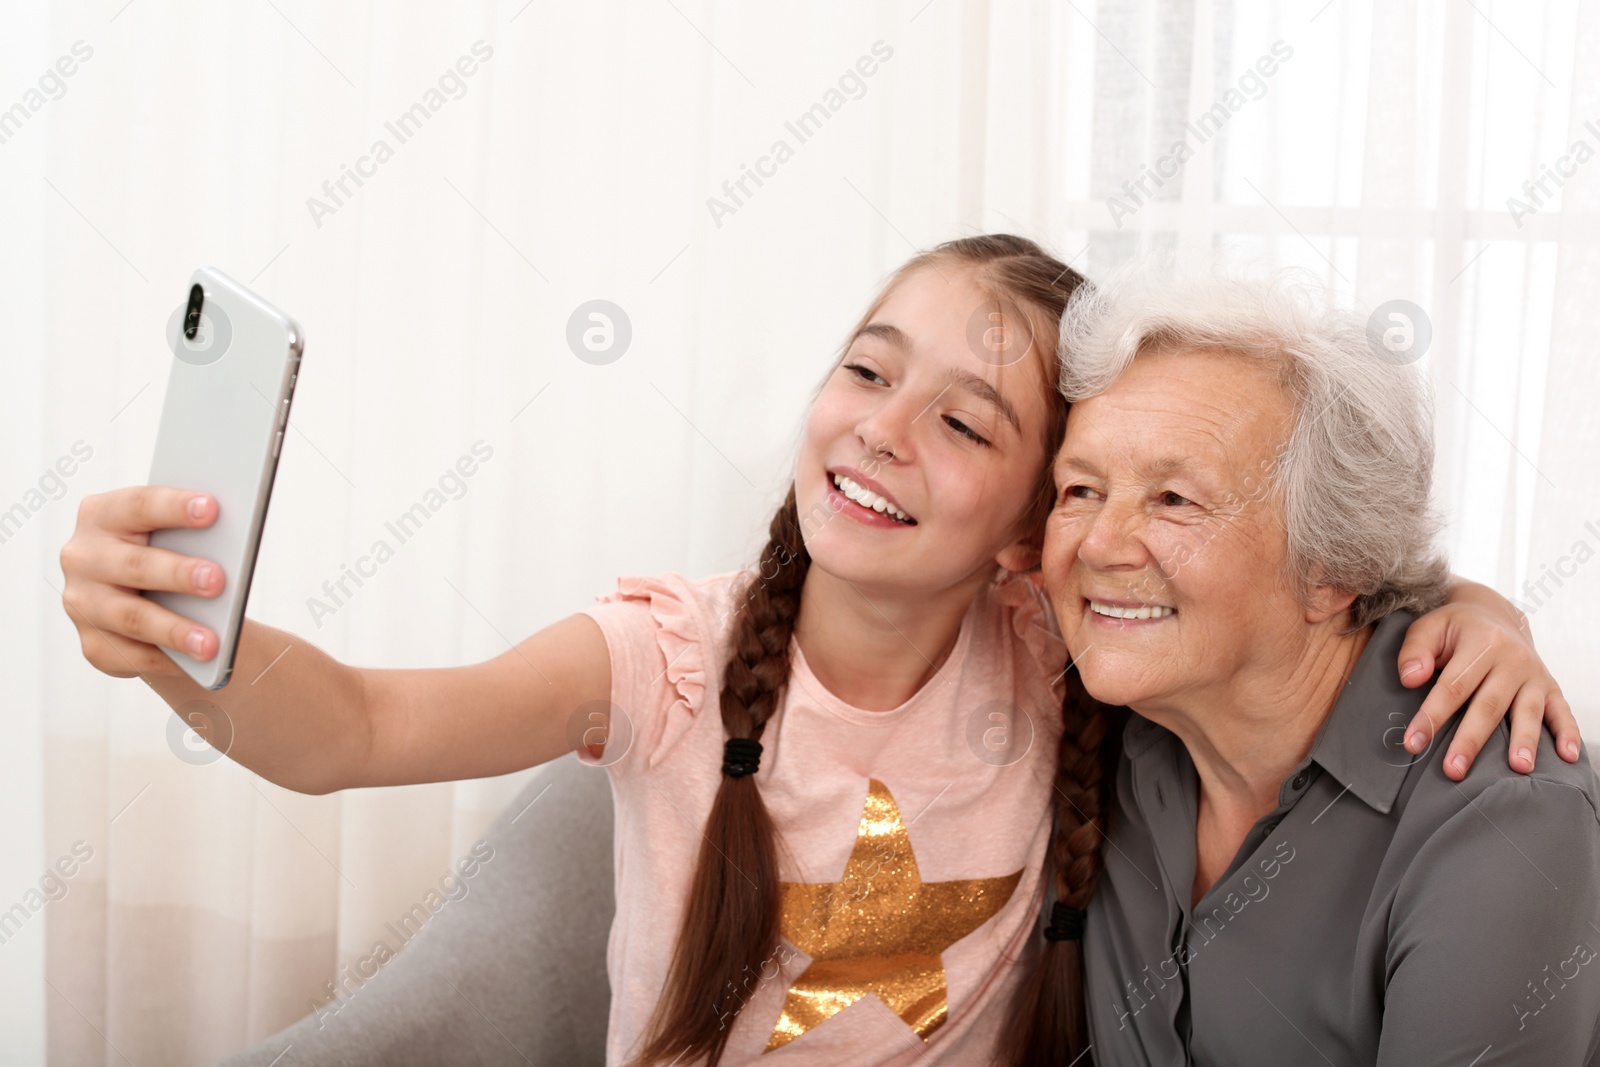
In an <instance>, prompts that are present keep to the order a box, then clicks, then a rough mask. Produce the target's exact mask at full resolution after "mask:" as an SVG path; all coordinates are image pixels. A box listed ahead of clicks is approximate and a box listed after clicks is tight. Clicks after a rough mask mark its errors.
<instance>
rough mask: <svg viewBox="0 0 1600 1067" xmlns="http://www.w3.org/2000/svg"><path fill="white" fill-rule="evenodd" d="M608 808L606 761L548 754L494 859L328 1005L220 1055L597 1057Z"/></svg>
mask: <svg viewBox="0 0 1600 1067" xmlns="http://www.w3.org/2000/svg"><path fill="white" fill-rule="evenodd" d="M546 787H548V790H547V791H546V792H545V793H544V795H543V796H540V795H539V794H540V790H545V789H546ZM535 797H538V798H539V799H538V806H537V807H536V808H533V809H528V805H529V804H530V803H532V802H533V800H534V798H535ZM524 811H526V812H527V813H526V815H524V814H523V812H524ZM611 818H612V812H611V786H610V783H609V782H608V781H607V780H606V772H605V771H603V770H601V769H599V768H596V767H585V766H584V765H582V764H580V763H579V762H578V761H577V758H576V757H574V756H565V757H563V758H561V759H559V760H556V761H554V762H553V763H550V764H548V765H546V766H545V767H544V768H542V769H541V771H540V772H539V773H538V774H537V775H536V776H535V777H534V779H533V780H532V781H531V782H530V783H529V785H528V787H527V788H526V789H525V790H524V791H523V792H522V794H521V795H520V796H518V797H517V799H516V800H515V801H513V802H512V803H511V805H510V806H509V807H507V808H506V810H505V811H504V812H502V813H501V814H500V816H499V818H497V819H496V820H495V822H494V824H493V826H491V827H490V829H489V832H488V834H487V835H486V839H487V840H488V842H489V843H490V844H491V845H493V846H494V860H493V862H490V863H486V864H484V865H483V866H482V867H481V868H480V869H479V873H478V874H477V875H476V876H475V877H474V878H473V879H472V881H471V890H470V892H468V894H467V895H466V896H465V897H464V898H462V899H461V900H459V901H456V902H454V903H452V904H450V905H449V906H448V907H445V908H442V909H440V911H439V912H438V913H437V914H436V915H435V916H434V917H433V918H432V919H431V920H430V921H429V922H428V924H427V925H426V926H424V927H423V928H422V930H421V932H420V933H418V934H417V935H416V937H414V938H413V939H412V940H411V942H410V943H409V944H407V945H406V947H405V949H404V951H402V952H400V953H399V954H398V955H396V956H395V957H394V959H393V960H391V961H390V962H389V963H387V964H385V965H384V966H383V967H382V968H380V969H379V971H378V973H377V974H376V975H375V976H374V977H373V978H371V979H370V980H368V981H367V982H366V984H364V985H363V986H362V987H361V988H360V989H359V990H357V991H356V993H355V994H354V995H352V996H351V997H350V998H349V1000H348V1002H347V1003H346V1004H345V1006H344V1007H343V1008H341V1009H340V1010H339V1011H338V1012H337V1013H336V1014H324V1016H323V1017H322V1018H320V1019H319V1018H318V1017H317V1016H315V1015H308V1016H307V1017H306V1018H304V1019H301V1020H300V1021H299V1022H297V1023H295V1024H294V1025H293V1026H290V1027H289V1028H288V1029H286V1030H282V1031H280V1032H278V1033H276V1034H274V1035H273V1036H272V1037H270V1038H268V1039H267V1040H266V1041H264V1042H262V1043H261V1044H259V1045H257V1046H256V1047H254V1048H252V1049H247V1050H246V1051H244V1052H241V1053H238V1054H236V1055H234V1056H231V1057H229V1058H228V1059H226V1060H224V1061H223V1063H222V1067H269V1065H271V1067H300V1065H306V1064H318V1065H328V1067H367V1065H376V1064H383V1065H386V1067H389V1065H393V1067H408V1065H412V1064H415V1065H418V1067H421V1065H424V1064H426V1065H428V1067H435V1065H437V1064H442V1063H448V1064H453V1065H454V1064H460V1065H474V1067H477V1065H484V1067H487V1065H491V1064H493V1065H500V1064H506V1065H522V1067H526V1065H528V1064H538V1065H539V1067H545V1065H547V1064H561V1065H563V1067H568V1065H572V1067H583V1065H588V1064H594V1065H597V1067H598V1065H601V1064H603V1063H604V1062H605V1044H606V1021H607V1017H608V1015H609V1013H610V1002H611V991H610V985H609V983H608V981H607V979H606V939H607V936H608V935H609V933H610V930H611V918H612V915H613V914H614V912H615V910H616V903H615V899H614V894H613V890H612V863H611Z"/></svg>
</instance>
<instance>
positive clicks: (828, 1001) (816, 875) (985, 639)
mask: <svg viewBox="0 0 1600 1067" xmlns="http://www.w3.org/2000/svg"><path fill="white" fill-rule="evenodd" d="M749 577H750V575H749V573H748V572H746V573H743V574H739V573H736V574H724V575H719V576H716V577H713V578H707V579H704V580H701V581H689V580H687V579H684V578H682V577H680V576H678V575H673V574H668V575H662V576H660V577H656V578H624V579H622V580H620V581H619V582H618V592H616V593H614V594H611V595H609V596H606V597H602V598H601V603H600V604H599V605H598V606H596V607H593V608H590V609H588V611H587V614H589V615H590V616H591V617H592V618H594V619H595V621H596V622H598V623H599V625H600V628H601V630H602V631H603V632H604V634H605V638H606V643H607V645H608V647H609V648H610V652H611V677H612V683H611V691H612V692H611V701H612V704H613V705H614V708H613V711H612V717H613V726H612V731H611V735H610V739H609V741H608V742H607V745H606V749H605V751H604V753H603V755H602V756H601V758H600V759H599V760H598V761H597V760H595V759H594V758H593V757H592V756H591V755H590V754H589V753H588V752H587V750H585V749H579V759H580V760H582V761H583V762H585V763H590V764H595V763H601V764H604V765H605V766H606V767H607V768H608V770H609V774H610V780H611V786H612V794H613V796H614V798H615V801H616V809H615V810H616V824H615V825H616V843H615V859H616V894H617V915H616V920H615V922H614V923H613V925H612V928H611V939H610V942H609V946H608V949H607V954H606V963H607V968H608V971H609V973H610V978H611V1019H610V1027H609V1030H608V1033H607V1039H606V1062H607V1064H609V1065H612V1067H617V1065H620V1064H623V1063H625V1062H627V1060H628V1058H629V1057H630V1056H631V1055H633V1054H635V1053H636V1052H637V1051H638V1048H639V1045H640V1038H641V1036H642V1033H643V1030H644V1027H645V1025H646V1023H647V1022H648V1020H649V1017H650V1014H651V1012H652V1010H653V1009H654V1007H655V1003H656V1000H657V997H658V996H659V994H660V993H661V990H662V988H663V985H664V983H665V980H666V975H667V968H668V963H669V961H670V959H671V956H672V951H673V948H674V943H675V941H676V938H677V934H678V930H679V928H680V925H681V923H682V918H683V909H684V906H685V900H686V897H687V895H688V887H689V884H690V881H691V878H692V875H693V870H694V863H695V859H696V857H697V855H698V853H699V851H700V842H701V839H702V837H701V831H702V829H703V827H704V826H705V822H706V818H707V816H708V814H709V812H710V810H711V803H712V799H713V797H714V796H715V793H716V790H717V787H718V785H719V784H720V782H721V780H722V754H723V743H724V741H725V736H724V733H723V727H722V717H721V713H720V711H719V694H720V691H721V673H722V665H723V661H724V659H725V658H726V656H727V648H728V637H727V634H728V626H729V624H730V623H731V620H732V618H733V614H734V611H735V609H736V607H737V603H738V601H737V598H738V596H739V595H740V592H741V590H742V589H743V588H744V582H745V581H746V580H748V578H749ZM791 655H792V662H793V666H792V672H791V675H790V682H789V687H788V690H787V692H786V695H785V698H784V702H783V705H782V707H781V708H780V709H779V710H778V712H777V713H776V715H774V716H773V718H772V720H771V721H770V722H768V724H767V728H766V732H765V734H764V735H763V737H762V739H761V740H762V745H763V749H764V751H763V753H762V756H761V768H760V771H759V772H758V773H757V775H756V782H757V784H758V785H759V787H760V789H761V795H762V798H763V799H764V801H765V802H766V805H767V809H768V811H769V812H770V813H771V815H772V818H773V821H774V823H775V825H776V826H777V828H778V833H779V836H780V839H781V842H782V845H781V847H780V850H779V856H780V877H781V881H782V882H783V883H784V887H783V889H782V890H781V892H782V896H783V901H784V904H783V914H784V923H783V934H784V939H783V941H782V942H781V944H780V947H779V950H778V951H777V952H776V953H775V954H774V955H773V956H772V957H771V959H770V960H769V961H768V964H767V965H766V966H764V967H763V970H762V974H761V977H760V978H759V979H757V980H753V981H750V982H749V983H748V984H747V987H746V990H745V991H743V992H742V993H741V996H740V1000H741V1002H742V1004H743V1007H742V1009H740V1010H739V1012H738V1014H737V1015H736V1016H735V1017H734V1018H733V1019H732V1021H731V1025H732V1027H733V1033H732V1036H731V1037H730V1039H729V1042H728V1047H727V1052H726V1054H725V1055H724V1057H723V1060H722V1062H723V1063H724V1064H727V1065H729V1067H733V1065H737V1064H744V1063H754V1062H756V1061H757V1060H758V1059H759V1061H760V1062H761V1063H763V1064H765V1063H771V1064H774V1065H776V1067H782V1065H783V1064H815V1065H824V1064H826V1065H828V1067H833V1065H836V1064H841V1063H849V1064H852V1065H861V1067H869V1065H871V1067H902V1065H903V1067H911V1065H913V1064H915V1065H922V1067H925V1065H927V1064H933V1063H940V1064H986V1063H989V1062H990V1061H991V1059H992V1058H993V1056H994V1053H995V1049H996V1045H997V1041H998V1037H999V1032H1000V1028H1001V1027H1002V1025H1003V1023H1004V1020H1005V1017H1006V1012H1005V1009H1006V1007H1007V1006H1008V1005H1009V1004H1010V1002H1011V998H1012V996H1013V995H1014V989H1015V987H1016V985H1017V983H1018V982H1019V981H1020V980H1021V977H1022V974H1023V967H1024V966H1025V965H1026V964H1027V963H1031V962H1032V960H1033V958H1034V955H1035V953H1037V952H1038V951H1039V947H1040V942H1041V938H1040V935H1039V929H1040V918H1041V912H1042V910H1043V906H1044V901H1045V899H1046V898H1045V884H1044V879H1043V876H1042V867H1043V863H1044V860H1045V857H1046V852H1047V849H1048V846H1049V838H1050V832H1051V809H1052V800H1051V794H1052V790H1053V787H1054V781H1055V769H1056V749H1057V745H1058V744H1059V740H1060V736H1061V721H1060V719H1061V716H1060V708H1061V695H1060V694H1061V689H1060V685H1059V676H1060V674H1061V673H1062V670H1063V668H1064V667H1065V665H1066V648H1065V646H1064V645H1063V643H1062V641H1061V637H1060V634H1059V631H1058V630H1057V628H1056V625H1055V621H1054V617H1053V616H1052V615H1051V613H1050V609H1049V606H1048V604H1047V603H1046V602H1045V600H1044V598H1043V596H1042V594H1041V593H1040V592H1039V591H1038V590H1037V589H1036V588H1035V587H1034V586H1033V585H1032V584H1031V583H1030V582H1028V581H1026V580H1025V579H1022V578H1018V577H1003V576H1002V577H1000V578H998V579H997V580H996V581H995V582H993V583H991V584H990V585H988V586H987V587H985V589H984V590H983V591H982V592H981V593H980V594H979V595H978V596H977V598H976V599H975V600H974V602H973V604H972V607H971V608H970V609H969V610H968V612H967V614H966V616H965V618H964V619H963V621H962V624H961V630H960V634H959V636H958V638H957V640H956V644H955V647H954V649H953V650H952V651H951V653H950V656H949V658H948V659H947V660H946V661H945V663H944V664H943V666H941V667H940V668H939V671H938V672H937V673H936V674H935V675H934V677H933V678H932V679H931V680H930V681H929V682H928V683H927V684H926V685H924V686H923V687H922V688H921V689H920V690H918V692H917V693H916V694H915V695H913V696H912V697H911V699H909V700H907V701H906V702H905V703H904V704H902V705H901V706H899V707H898V708H895V709H893V710H891V711H865V710H862V709H860V708H855V707H852V706H850V705H849V704H846V703H845V702H844V701H842V700H840V699H839V698H838V697H836V696H834V695H833V694H832V693H830V692H829V691H828V690H827V689H825V688H823V686H822V685H821V683H820V682H818V681H817V678H816V676H815V675H814V674H812V672H811V669H810V668H809V667H808V666H807V664H806V661H805V657H804V655H802V654H801V652H800V650H799V646H798V644H791ZM619 712H620V714H619ZM623 719H625V720H626V721H625V722H624V721H622V720H623ZM802 950H803V951H802ZM706 1010H707V1011H713V1010H714V1009H713V1007H712V1006H711V1005H707V1008H706ZM679 1067H689V1064H688V1063H687V1062H684V1063H682V1064H680V1065H679Z"/></svg>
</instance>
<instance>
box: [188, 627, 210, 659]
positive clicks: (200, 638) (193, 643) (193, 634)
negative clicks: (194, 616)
mask: <svg viewBox="0 0 1600 1067" xmlns="http://www.w3.org/2000/svg"><path fill="white" fill-rule="evenodd" d="M184 644H186V645H188V646H189V654H190V655H191V656H198V655H200V654H201V653H202V652H204V651H205V647H206V637H205V634H203V633H201V632H200V631H199V630H190V631H189V639H188V640H187V641H185V642H184Z"/></svg>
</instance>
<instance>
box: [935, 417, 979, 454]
mask: <svg viewBox="0 0 1600 1067" xmlns="http://www.w3.org/2000/svg"><path fill="white" fill-rule="evenodd" d="M944 421H945V423H946V424H947V425H948V426H949V427H950V428H951V429H952V430H954V431H955V432H956V433H958V434H960V435H961V436H963V437H969V438H971V439H972V440H973V441H974V442H976V443H978V444H980V445H984V446H987V445H988V444H989V442H988V441H986V440H984V439H983V438H982V437H980V436H979V435H978V434H976V433H974V432H973V431H972V429H971V428H970V427H969V426H967V424H966V423H964V422H962V421H961V420H960V419H956V418H952V417H950V416H949V415H946V416H945V417H944Z"/></svg>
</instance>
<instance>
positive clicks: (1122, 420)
mask: <svg viewBox="0 0 1600 1067" xmlns="http://www.w3.org/2000/svg"><path fill="white" fill-rule="evenodd" d="M1293 420H1294V412H1293V404H1292V403H1291V400H1290V397H1289V394H1288V391H1287V390H1286V389H1285V388H1284V385H1283V383H1282V381H1281V375H1280V372H1279V368H1278V367H1277V365H1276V364H1275V363H1274V362H1273V361H1272V360H1268V359H1262V358H1258V357H1255V356H1251V355H1247V354H1243V353H1235V352H1229V351H1225V350H1217V349H1192V348H1181V347H1166V348H1160V349H1152V350H1151V351H1149V352H1144V353H1141V354H1140V355H1139V356H1138V357H1137V358H1135V359H1134V360H1133V362H1132V363H1130V364H1129V365H1128V368H1127V370H1125V371H1124V372H1123V374H1122V375H1121V376H1120V377H1118V378H1117V379H1116V380H1115V381H1113V382H1112V383H1111V384H1110V385H1109V386H1108V387H1107V388H1106V389H1105V390H1103V391H1102V392H1100V393H1098V394H1096V395H1094V396H1091V397H1087V398H1085V399H1082V400H1079V401H1078V402H1076V403H1075V404H1073V405H1072V408H1071V410H1070V411H1069V412H1068V415H1067V432H1066V435H1065V439H1064V440H1063V442H1062V446H1061V449H1060V451H1059V453H1058V455H1057V467H1058V470H1063V471H1067V470H1083V471H1088V470H1095V471H1099V472H1101V473H1102V474H1104V473H1109V472H1110V471H1111V470H1113V469H1122V470H1124V471H1125V472H1128V473H1133V474H1137V475H1139V476H1142V477H1152V478H1157V477H1161V476H1164V475H1167V474H1171V473H1174V472H1176V471H1180V470H1181V471H1186V472H1189V473H1193V474H1205V475H1207V476H1208V477H1209V479H1210V480H1211V481H1213V482H1218V483H1225V482H1230V481H1234V480H1237V478H1238V477H1239V476H1242V475H1243V474H1245V473H1251V474H1253V473H1257V472H1259V470H1260V468H1261V461H1262V459H1263V458H1267V459H1270V458H1271V457H1274V456H1277V455H1280V454H1281V452H1282V450H1283V447H1284V446H1285V444H1286V443H1287V440H1288V437H1289V434H1290V433H1291V432H1292V429H1293Z"/></svg>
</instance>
